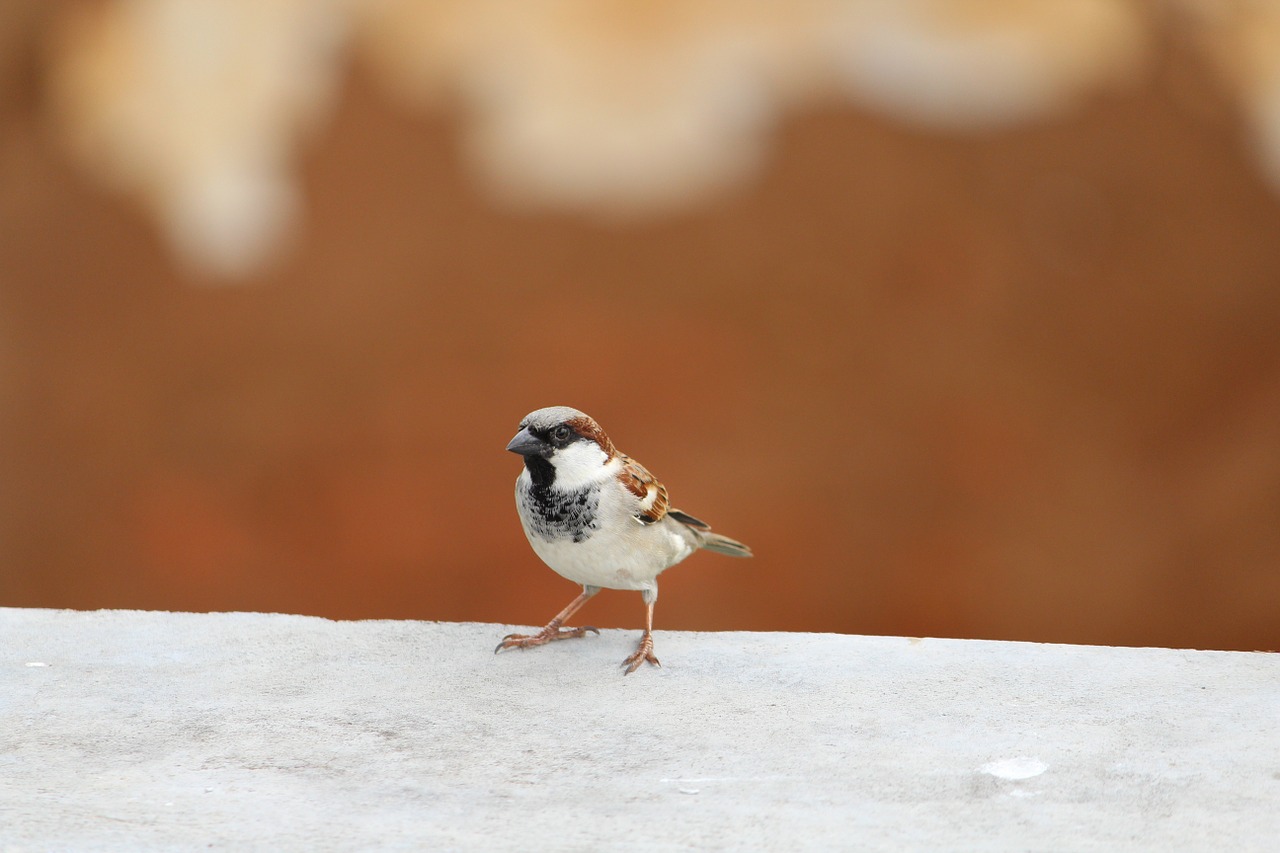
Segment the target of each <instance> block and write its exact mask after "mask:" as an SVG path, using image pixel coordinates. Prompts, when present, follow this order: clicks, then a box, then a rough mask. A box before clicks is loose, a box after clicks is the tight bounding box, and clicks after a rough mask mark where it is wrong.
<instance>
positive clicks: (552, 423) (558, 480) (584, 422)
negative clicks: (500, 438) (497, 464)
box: [507, 406, 617, 490]
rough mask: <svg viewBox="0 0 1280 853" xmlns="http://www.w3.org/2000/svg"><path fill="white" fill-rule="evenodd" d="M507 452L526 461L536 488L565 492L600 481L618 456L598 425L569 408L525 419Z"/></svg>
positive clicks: (547, 410) (529, 415) (557, 408)
mask: <svg viewBox="0 0 1280 853" xmlns="http://www.w3.org/2000/svg"><path fill="white" fill-rule="evenodd" d="M507 450H510V451H511V452H512V453H519V454H520V455H521V456H522V457H524V464H525V467H526V468H528V469H529V476H531V477H532V478H533V481H534V483H535V484H537V485H540V486H550V485H552V484H553V483H554V484H555V486H556V488H559V489H566V490H568V489H576V488H579V487H581V486H582V485H585V484H587V483H590V482H593V481H595V480H599V479H601V478H602V477H603V476H605V475H606V473H607V472H606V471H605V466H606V465H607V464H608V463H609V461H610V460H611V459H613V457H614V456H615V455H616V454H617V450H615V449H614V446H613V442H611V441H610V440H609V436H607V435H605V432H604V430H602V429H601V428H600V425H599V424H598V423H596V422H595V421H594V420H592V419H591V418H590V417H589V416H588V415H586V414H584V413H582V412H580V411H578V410H577V409H571V408H569V407H568V406H551V407H549V408H546V409H538V410H537V411H536V412H530V413H529V414H527V415H525V417H524V420H522V421H520V431H519V432H517V433H516V434H515V437H514V438H512V439H511V442H510V443H509V444H508V445H507Z"/></svg>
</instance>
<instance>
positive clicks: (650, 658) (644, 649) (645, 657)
mask: <svg viewBox="0 0 1280 853" xmlns="http://www.w3.org/2000/svg"><path fill="white" fill-rule="evenodd" d="M642 663H651V664H653V665H654V666H656V667H658V668H659V669H661V668H662V664H661V663H660V662H659V661H658V659H657V658H656V657H654V654H653V635H652V634H649V633H647V632H646V633H645V635H644V636H643V637H641V638H640V645H639V646H637V647H636V650H635V652H633V653H632V654H631V656H630V657H628V658H627V659H626V660H624V661H623V662H622V665H623V666H625V667H626V668H627V671H626V672H624V673H622V674H623V675H630V674H631V673H633V672H635V671H636V670H637V669H639V668H640V664H642Z"/></svg>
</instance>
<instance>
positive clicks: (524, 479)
mask: <svg viewBox="0 0 1280 853" xmlns="http://www.w3.org/2000/svg"><path fill="white" fill-rule="evenodd" d="M519 430H520V431H519V432H517V433H516V435H515V437H514V438H512V439H511V443H510V444H508V445H507V450H510V451H511V452H512V453H518V454H519V455H520V456H522V457H523V458H524V470H522V471H521V472H520V476H519V477H518V478H517V479H516V509H517V511H518V512H519V515H520V525H521V526H522V527H523V528H524V534H525V536H526V537H528V539H529V544H530V545H532V546H533V550H534V553H536V554H537V555H538V556H539V557H541V558H542V561H543V562H544V563H546V564H547V565H548V566H550V567H551V568H552V569H553V570H554V571H555V572H556V573H557V574H559V575H560V576H561V577H564V578H567V579H569V580H571V581H573V582H574V583H580V584H582V594H581V595H579V596H578V597H577V598H575V599H574V600H573V601H571V602H569V605H568V606H567V607H565V609H564V610H561V611H560V612H559V613H557V614H556V615H555V618H553V619H552V620H551V621H550V622H548V623H547V625H546V627H545V628H543V629H542V630H541V631H539V632H538V633H536V634H508V635H507V636H505V637H503V638H502V642H501V643H499V644H498V647H497V648H496V649H494V653H495V654H496V653H497V652H500V651H502V650H504V649H517V648H519V649H525V648H530V647H532V646H541V645H545V644H546V643H549V642H551V641H553V640H567V639H570V638H572V637H582V636H585V635H586V633H587V632H588V631H594V632H595V633H597V634H599V633H600V632H599V630H597V629H596V628H593V627H589V626H588V627H582V628H566V627H564V624H565V622H567V621H568V620H569V618H570V617H571V616H573V614H574V613H576V612H578V610H579V609H580V608H581V607H582V605H584V604H586V603H587V601H588V600H589V599H590V598H591V597H592V596H594V595H595V594H596V593H598V592H599V591H600V590H601V589H633V590H638V591H639V592H640V596H641V598H642V599H643V600H644V604H645V608H646V609H645V620H644V633H643V634H642V635H641V636H640V644H639V645H638V646H637V647H636V651H635V654H633V655H631V656H630V657H628V658H627V659H626V660H624V661H623V662H622V665H623V666H624V667H626V672H625V673H624V674H625V675H630V674H631V673H633V672H635V671H636V670H637V669H638V668H639V667H640V664H642V663H645V662H648V663H651V664H653V665H654V666H661V665H662V664H660V663H659V662H658V659H657V658H656V657H655V656H654V654H653V605H654V602H656V601H657V600H658V575H659V574H661V573H662V572H663V571H664V570H666V569H669V568H671V567H672V566H674V565H675V564H676V563H678V562H680V561H681V560H683V559H684V558H686V557H688V556H689V555H690V554H692V553H693V552H694V551H697V550H699V549H701V548H706V549H707V550H708V551H714V552H716V553H718V554H727V555H729V556H730V557H750V556H751V549H750V548H748V547H747V546H746V545H743V544H742V543H741V542H737V541H735V540H733V539H730V538H729V537H727V536H721V535H720V534H718V533H712V532H711V527H710V525H708V524H707V523H706V522H703V521H699V520H698V519H696V518H694V517H693V516H691V515H689V514H688V513H686V512H681V511H680V510H678V509H676V508H674V507H673V506H671V503H670V501H669V500H668V498H667V490H666V488H665V487H664V486H663V485H662V483H660V482H658V480H657V478H655V477H654V476H653V475H652V474H650V473H649V471H648V469H646V468H645V467H644V466H643V465H641V464H640V463H639V462H637V461H635V460H634V459H632V458H631V457H630V456H627V455H626V454H625V453H622V452H620V451H619V450H618V449H617V448H616V447H614V446H613V442H612V441H610V440H609V436H608V435H606V434H605V431H604V430H603V429H601V428H600V425H599V424H598V423H596V422H595V421H594V420H592V419H591V418H590V417H588V416H587V415H585V414H583V413H582V412H580V411H578V410H577V409H571V408H569V407H568V406H552V407H550V408H546V409H538V410H537V411H536V412H531V413H529V414H528V415H526V416H525V418H524V420H522V421H520V427H519Z"/></svg>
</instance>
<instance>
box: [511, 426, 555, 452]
mask: <svg viewBox="0 0 1280 853" xmlns="http://www.w3.org/2000/svg"><path fill="white" fill-rule="evenodd" d="M549 449H550V448H548V447H547V443H546V442H545V441H543V440H542V439H540V438H538V437H537V436H536V435H534V434H533V433H531V432H529V429H528V427H526V428H525V429H522V430H520V431H519V432H518V433H516V437H515V438H513V439H511V443H510V444H508V445H507V450H510V451H511V452H512V453H519V454H520V455H521V456H545V455H546V454H547V450H549Z"/></svg>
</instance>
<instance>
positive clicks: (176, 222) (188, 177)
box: [53, 0, 346, 278]
mask: <svg viewBox="0 0 1280 853" xmlns="http://www.w3.org/2000/svg"><path fill="white" fill-rule="evenodd" d="M345 20H346V19H345V16H343V15H340V14H338V13H337V6H336V4H335V3H334V2H316V0H119V2H116V3H112V4H108V5H106V6H102V7H94V6H76V7H72V8H71V10H69V11H68V13H67V20H66V21H65V28H64V29H63V30H62V32H61V36H62V37H61V39H60V43H59V45H58V47H59V48H60V49H59V52H58V61H57V62H56V64H55V66H54V86H53V91H54V93H55V98H56V100H55V106H56V107H57V108H58V109H59V118H60V119H61V125H62V127H63V129H64V130H65V132H66V136H67V137H68V139H69V140H70V143H71V144H72V146H73V147H74V149H75V150H76V151H77V153H78V154H79V155H80V156H81V157H82V158H83V159H84V161H85V162H86V163H87V164H88V165H89V166H90V168H91V169H92V170H93V171H94V172H95V174H97V175H99V176H101V177H102V178H103V179H104V180H106V181H107V182H109V183H110V184H112V185H113V186H117V187H119V188H120V189H122V190H124V191H127V192H132V193H136V194H137V195H139V196H140V197H141V199H142V201H143V202H144V203H145V204H146V205H147V206H148V207H149V208H150V209H151V210H152V212H153V213H154V214H155V216H156V217H157V219H158V220H159V222H160V224H161V227H163V228H164V230H165V232H166V233H167V235H168V238H169V241H170V243H171V244H172V245H173V247H174V249H175V250H176V251H177V253H178V256H179V257H180V258H181V259H182V260H183V261H184V262H186V263H187V264H188V265H190V266H191V267H193V268H194V269H195V270H196V271H197V272H200V273H204V274H205V275H208V276H211V277H215V278H234V277H238V276H242V275H245V274H246V273H249V272H252V271H254V270H255V269H259V268H261V267H262V266H263V265H264V264H265V263H267V262H268V261H270V260H271V259H272V258H273V257H275V256H276V255H277V254H278V253H279V251H280V250H281V248H282V247H283V246H284V245H285V244H286V241H287V238H288V236H289V234H290V231H291V229H292V228H293V227H294V226H295V223H296V221H297V217H298V214H299V210H300V205H299V203H298V198H297V195H298V190H297V187H296V183H295V176H294V174H293V171H294V170H293V160H294V157H295V151H296V148H297V144H298V141H299V136H300V134H301V132H302V131H303V130H305V129H306V128H307V127H308V126H310V125H312V124H313V123H314V122H315V120H316V119H317V118H318V117H322V116H323V115H324V113H325V110H324V109H323V108H325V107H327V105H328V103H329V100H330V95H331V93H332V91H333V89H334V84H335V79H336V77H337V58H338V55H339V54H338V50H337V48H338V47H339V46H340V45H341V41H342V38H341V36H342V29H343V24H344V22H345Z"/></svg>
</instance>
